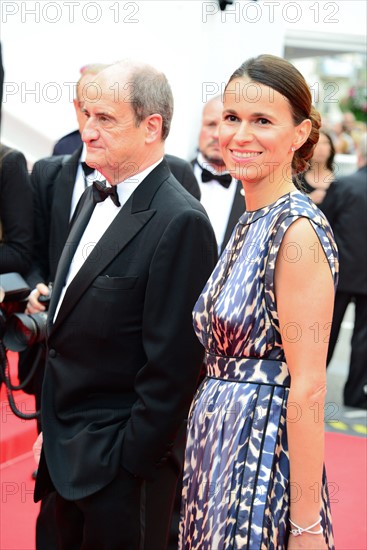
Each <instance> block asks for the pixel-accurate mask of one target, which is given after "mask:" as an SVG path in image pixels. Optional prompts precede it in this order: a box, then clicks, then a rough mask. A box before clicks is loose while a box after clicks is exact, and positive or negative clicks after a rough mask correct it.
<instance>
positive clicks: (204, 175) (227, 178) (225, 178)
mask: <svg viewBox="0 0 367 550" xmlns="http://www.w3.org/2000/svg"><path fill="white" fill-rule="evenodd" d="M212 180H216V181H218V182H219V183H220V184H221V185H223V187H225V188H226V189H228V187H229V186H230V185H231V181H232V176H231V174H228V173H227V174H212V173H211V172H209V170H207V169H206V168H203V169H202V172H201V181H202V182H203V183H207V182H208V181H212Z"/></svg>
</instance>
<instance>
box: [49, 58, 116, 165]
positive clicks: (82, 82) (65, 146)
mask: <svg viewBox="0 0 367 550" xmlns="http://www.w3.org/2000/svg"><path fill="white" fill-rule="evenodd" d="M107 66H108V65H107V64H104V63H90V64H88V65H84V66H83V67H82V68H81V69H80V78H79V80H78V82H77V84H76V94H75V98H74V100H73V103H74V109H75V112H76V118H77V120H78V126H79V128H78V130H74V131H73V132H70V134H67V135H66V136H63V137H62V138H61V139H59V141H58V142H57V143H55V146H54V148H53V151H52V154H53V155H67V154H69V155H72V154H73V153H74V152H75V151H76V150H77V149H79V148H80V147H81V146H82V145H83V142H82V137H81V132H82V130H81V123H82V121H83V119H84V118H85V116H84V115H83V114H82V108H83V104H84V100H85V99H86V98H87V97H88V86H89V84H90V83H91V82H92V80H93V79H92V78H90V77H91V76H93V75H96V74H98V73H99V72H100V71H102V70H103V69H105V68H106V67H107ZM92 87H93V85H92ZM89 95H90V96H92V95H93V90H91V91H90V94H89Z"/></svg>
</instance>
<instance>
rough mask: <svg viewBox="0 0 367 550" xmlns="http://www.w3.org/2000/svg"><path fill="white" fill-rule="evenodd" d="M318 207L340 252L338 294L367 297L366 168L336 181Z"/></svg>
mask: <svg viewBox="0 0 367 550" xmlns="http://www.w3.org/2000/svg"><path fill="white" fill-rule="evenodd" d="M319 207H320V210H322V211H323V212H324V214H325V215H326V217H327V218H328V220H329V222H330V225H331V228H332V230H333V232H334V235H335V240H336V244H337V246H338V250H339V263H340V266H339V268H340V269H339V282H338V291H343V292H351V293H358V294H367V166H364V167H362V168H360V169H359V170H357V171H356V172H354V173H353V174H350V175H348V176H345V177H343V178H340V179H338V180H335V181H334V182H333V183H332V184H331V185H330V187H329V189H328V190H327V193H326V196H325V199H324V200H323V202H322V203H321V204H320V206H319Z"/></svg>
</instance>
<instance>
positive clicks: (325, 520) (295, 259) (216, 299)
mask: <svg viewBox="0 0 367 550" xmlns="http://www.w3.org/2000/svg"><path fill="white" fill-rule="evenodd" d="M319 127H320V117H319V115H318V113H317V112H316V111H315V110H314V109H313V107H312V104H311V94H310V91H309V89H308V86H307V84H306V82H305V80H304V78H303V76H302V75H301V74H300V73H299V72H298V71H297V69H295V67H293V65H291V64H290V63H288V62H287V61H285V60H283V59H281V58H278V57H274V56H270V55H262V56H259V57H258V58H254V59H250V60H248V61H247V62H245V63H244V64H243V65H242V66H241V67H240V68H239V69H238V70H237V71H236V72H235V73H234V74H233V75H232V77H231V78H230V80H229V82H228V84H227V87H226V89H225V93H224V110H223V119H222V123H221V127H220V134H219V137H220V143H221V148H222V154H223V158H224V161H225V163H226V166H227V168H228V170H229V171H230V172H231V173H232V175H233V176H234V177H235V178H237V179H240V180H241V181H242V184H243V187H244V191H245V195H246V208H247V210H246V212H245V213H244V214H243V216H242V217H241V218H240V220H239V223H238V225H237V226H236V228H235V230H234V233H233V235H232V238H231V241H230V242H229V244H228V246H227V248H226V250H225V252H224V253H223V254H222V256H221V259H220V260H219V262H218V264H217V266H216V268H215V270H214V272H213V274H212V276H211V278H210V279H209V281H208V283H207V285H206V287H205V288H204V290H203V293H202V295H201V296H200V297H199V299H198V301H197V303H196V306H195V309H194V327H195V330H196V333H197V335H198V337H199V339H200V340H201V342H202V344H203V345H204V346H205V348H206V362H207V377H206V378H205V379H204V381H203V383H202V385H201V386H200V388H199V390H198V392H197V394H196V397H195V400H194V402H193V405H192V408H191V411H190V417H189V426H188V440H187V448H186V459H185V472H184V481H183V500H182V519H181V526H180V542H179V548H180V549H185V550H189V549H190V550H192V549H196V550H204V549H205V550H214V549H215V550H217V549H218V550H219V549H220V550H232V549H235V548H236V549H247V550H260V549H261V550H265V549H266V550H283V549H285V548H287V549H288V550H295V549H301V548H303V549H307V550H315V549H318V550H319V549H320V550H326V549H328V550H331V549H333V548H334V542H333V533H332V525H331V516H330V507H329V500H328V491H327V483H326V477H325V471H324V423H323V406H324V399H325V391H326V387H325V386H326V354H327V343H326V342H327V336H328V335H327V331H326V330H325V327H329V326H330V322H331V319H332V311H333V302H334V286H335V284H336V279H337V251H336V246H335V243H334V239H333V235H332V232H331V230H330V227H329V224H328V222H327V220H326V218H325V217H324V216H323V215H322V213H321V212H320V211H319V210H318V208H317V207H316V206H315V205H314V204H313V202H312V201H311V200H310V199H309V198H308V197H307V196H305V195H304V194H303V193H302V192H300V191H299V190H297V188H296V187H295V186H294V184H293V182H292V173H293V172H296V173H298V172H303V171H304V170H305V169H306V168H307V166H308V160H309V159H310V158H311V156H312V152H313V149H314V146H315V144H316V143H317V141H318V137H319ZM317 331H318V332H317Z"/></svg>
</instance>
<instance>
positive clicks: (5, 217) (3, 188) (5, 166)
mask: <svg viewBox="0 0 367 550" xmlns="http://www.w3.org/2000/svg"><path fill="white" fill-rule="evenodd" d="M32 245H33V198H32V189H31V186H30V182H29V175H28V170H27V163H26V159H25V157H24V155H23V153H20V152H19V151H16V150H15V149H11V148H10V147H6V146H5V145H3V144H1V143H0V273H10V272H17V273H20V275H23V276H24V275H25V274H26V273H27V270H28V269H29V267H30V265H31V257H32Z"/></svg>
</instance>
